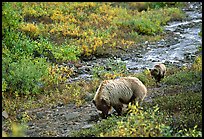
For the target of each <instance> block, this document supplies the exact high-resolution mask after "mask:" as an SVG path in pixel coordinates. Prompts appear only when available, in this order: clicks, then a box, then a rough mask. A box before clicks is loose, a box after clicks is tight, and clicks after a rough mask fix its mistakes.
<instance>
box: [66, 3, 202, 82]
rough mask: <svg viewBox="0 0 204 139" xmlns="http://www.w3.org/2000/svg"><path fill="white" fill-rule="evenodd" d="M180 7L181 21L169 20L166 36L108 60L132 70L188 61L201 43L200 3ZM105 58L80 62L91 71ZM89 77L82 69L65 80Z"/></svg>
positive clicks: (104, 62)
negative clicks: (75, 75) (80, 72)
mask: <svg viewBox="0 0 204 139" xmlns="http://www.w3.org/2000/svg"><path fill="white" fill-rule="evenodd" d="M182 10H183V11H184V12H185V13H186V18H185V19H184V20H183V21H174V22H169V23H168V24H167V25H166V26H164V32H166V33H167V36H168V37H167V38H164V39H162V40H160V41H158V42H156V43H149V42H147V41H146V42H144V43H143V44H141V45H143V46H146V47H143V48H138V49H135V50H133V51H132V52H131V53H127V55H126V56H124V57H125V58H124V59H122V58H115V59H112V60H113V61H112V62H113V63H119V62H121V61H123V62H125V63H126V68H127V70H128V71H129V72H133V73H136V72H141V71H142V70H144V69H146V68H152V67H153V66H154V65H155V64H156V63H164V64H166V65H167V66H168V65H169V64H170V65H172V64H173V65H176V66H178V67H181V66H183V65H188V64H191V63H192V62H193V57H195V53H196V52H197V51H198V49H197V48H198V46H201V45H202V40H201V39H202V38H201V37H200V36H199V35H198V33H199V32H200V30H201V27H202V3H198V2H197V3H196V2H192V3H189V7H187V8H185V9H182ZM109 60H110V58H99V59H95V60H91V61H88V62H84V65H86V66H87V65H88V67H89V68H90V70H92V69H93V68H94V67H95V66H96V65H102V66H104V65H107V63H108V62H109ZM92 76H93V75H91V73H89V72H82V74H79V75H77V77H74V78H71V79H69V80H68V82H70V81H76V80H79V79H86V80H89V79H91V78H92Z"/></svg>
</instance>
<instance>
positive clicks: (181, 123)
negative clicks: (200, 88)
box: [153, 92, 202, 132]
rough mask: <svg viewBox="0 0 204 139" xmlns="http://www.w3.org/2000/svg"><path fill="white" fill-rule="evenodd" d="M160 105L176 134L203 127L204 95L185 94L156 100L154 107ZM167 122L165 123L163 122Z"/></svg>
mask: <svg viewBox="0 0 204 139" xmlns="http://www.w3.org/2000/svg"><path fill="white" fill-rule="evenodd" d="M156 104H159V107H160V110H161V111H163V112H164V113H166V114H167V115H168V116H169V117H172V118H173V119H169V121H166V122H167V124H168V125H171V126H172V127H173V129H174V132H177V130H182V129H184V128H193V127H194V126H195V125H198V126H199V128H201V127H202V94H201V93H195V92H185V93H181V92H180V93H179V94H174V95H167V96H162V97H158V98H156V99H154V102H153V105H156ZM163 122H165V121H163Z"/></svg>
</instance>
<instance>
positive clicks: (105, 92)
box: [93, 77, 147, 118]
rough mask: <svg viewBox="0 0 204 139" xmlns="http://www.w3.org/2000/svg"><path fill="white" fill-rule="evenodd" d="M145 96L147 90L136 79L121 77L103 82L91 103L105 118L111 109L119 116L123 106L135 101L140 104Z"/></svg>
mask: <svg viewBox="0 0 204 139" xmlns="http://www.w3.org/2000/svg"><path fill="white" fill-rule="evenodd" d="M146 94H147V88H146V87H145V85H144V84H143V83H142V82H141V81H140V80H139V79H138V78H136V77H121V78H119V79H115V80H105V81H103V82H102V83H101V84H100V86H99V88H98V89H97V92H96V94H95V96H94V99H93V103H94V105H95V106H96V108H97V109H98V110H100V111H102V117H103V118H106V117H107V116H108V112H109V111H110V110H111V107H113V108H114V109H115V110H116V112H117V113H118V115H121V113H122V107H123V104H128V103H129V102H132V103H133V102H134V101H135V100H138V101H139V102H141V101H143V99H144V97H145V96H146Z"/></svg>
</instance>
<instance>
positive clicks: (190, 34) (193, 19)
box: [26, 2, 202, 137]
mask: <svg viewBox="0 0 204 139" xmlns="http://www.w3.org/2000/svg"><path fill="white" fill-rule="evenodd" d="M183 10H184V11H185V12H186V14H187V17H186V18H185V19H184V20H183V21H177V22H171V23H169V24H168V25H167V26H165V32H166V34H167V35H166V36H167V37H166V38H164V39H162V40H160V41H158V42H156V43H149V42H144V43H143V44H141V45H142V46H144V47H141V48H138V49H134V50H131V51H128V52H127V53H126V54H124V55H120V56H118V57H112V58H99V59H93V60H90V61H82V62H81V63H80V65H81V66H80V67H75V66H74V67H73V68H74V69H75V72H76V73H77V74H76V75H77V76H75V77H72V78H71V79H69V80H68V82H73V81H76V80H79V79H86V80H91V79H92V76H93V75H92V69H93V68H94V66H96V65H105V64H106V63H107V62H108V61H110V59H111V61H113V62H115V63H117V62H120V61H123V62H125V63H126V67H127V70H128V71H130V72H134V73H135V72H140V71H141V70H142V69H144V68H150V67H152V66H153V65H154V64H155V63H157V62H163V63H165V64H167V65H170V64H173V65H177V66H182V65H186V64H191V63H192V58H193V57H195V56H196V52H197V47H198V46H200V45H202V40H201V37H199V35H198V33H199V32H200V29H201V26H202V3H198V2H192V3H189V5H188V6H187V7H186V8H184V9H183ZM163 87H164V86H163ZM158 90H159V89H158V88H155V90H151V91H158ZM146 101H148V99H146ZM28 114H29V115H32V117H33V120H32V121H30V122H29V123H28V130H27V132H26V134H27V136H29V137H40V136H63V137H65V136H70V135H71V132H72V131H77V130H80V129H83V128H90V127H91V126H93V125H94V124H95V123H96V122H97V121H100V120H99V117H98V113H97V110H96V108H95V107H94V106H93V104H92V103H91V102H89V101H87V102H86V103H85V104H84V105H83V106H81V107H76V106H75V105H74V104H66V105H64V104H61V103H59V104H57V105H54V106H52V107H50V108H40V109H34V110H30V111H28Z"/></svg>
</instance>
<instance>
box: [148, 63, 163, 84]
mask: <svg viewBox="0 0 204 139" xmlns="http://www.w3.org/2000/svg"><path fill="white" fill-rule="evenodd" d="M150 73H151V76H152V77H153V78H154V79H155V80H156V83H158V82H160V81H161V79H162V78H164V76H165V74H166V66H165V65H164V64H161V63H160V64H156V65H155V66H154V68H153V69H151V70H150Z"/></svg>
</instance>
